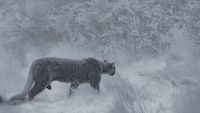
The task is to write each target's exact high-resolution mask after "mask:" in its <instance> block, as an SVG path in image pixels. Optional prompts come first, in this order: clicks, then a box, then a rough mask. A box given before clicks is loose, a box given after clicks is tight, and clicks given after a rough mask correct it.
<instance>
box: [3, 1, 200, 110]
mask: <svg viewBox="0 0 200 113" xmlns="http://www.w3.org/2000/svg"><path fill="white" fill-rule="evenodd" d="M199 55H200V1H199V0H0V83H1V84H0V95H1V96H3V97H4V98H6V99H9V98H10V97H11V96H13V95H15V94H17V93H19V92H20V91H21V90H22V89H23V87H24V84H25V80H26V77H27V72H28V70H29V66H30V64H31V63H32V62H33V61H34V60H35V59H37V58H41V57H47V56H55V57H64V58H65V57H66V58H74V59H81V58H87V57H95V58H98V59H101V60H103V59H107V60H108V61H115V62H116V69H117V73H116V75H115V76H113V77H111V76H109V75H102V81H101V92H100V94H96V92H95V91H94V90H93V89H92V88H90V86H89V85H88V84H84V85H81V86H80V87H79V88H78V90H77V91H76V92H75V95H74V96H73V97H72V98H67V93H68V88H69V84H64V83H59V82H54V83H52V88H53V89H52V90H50V91H49V90H45V91H44V92H42V93H41V94H40V95H38V96H37V97H36V98H35V99H34V100H33V101H31V102H27V103H24V104H20V105H16V106H10V105H1V106H0V113H199V112H200V98H199V95H200V84H199V82H200V76H199V74H200V72H199V69H200V67H199Z"/></svg>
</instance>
